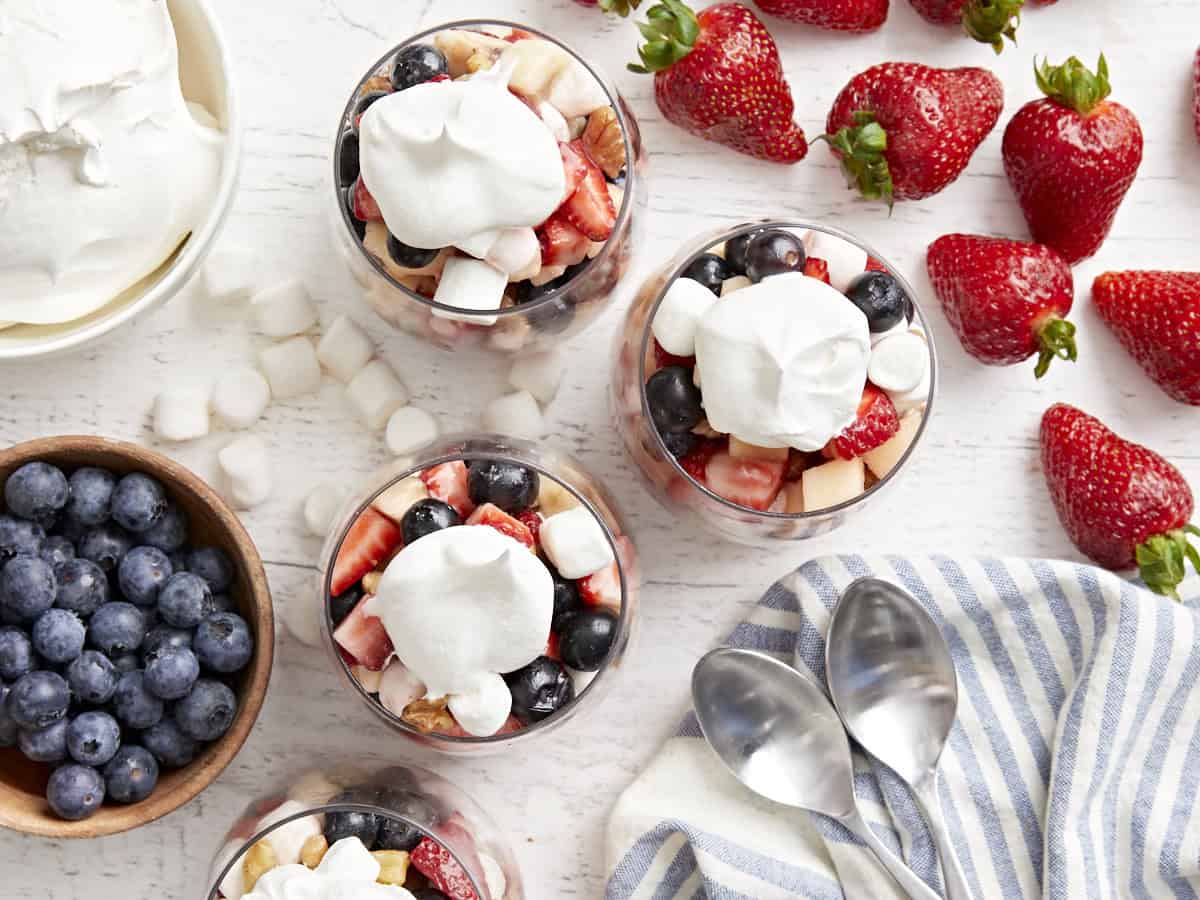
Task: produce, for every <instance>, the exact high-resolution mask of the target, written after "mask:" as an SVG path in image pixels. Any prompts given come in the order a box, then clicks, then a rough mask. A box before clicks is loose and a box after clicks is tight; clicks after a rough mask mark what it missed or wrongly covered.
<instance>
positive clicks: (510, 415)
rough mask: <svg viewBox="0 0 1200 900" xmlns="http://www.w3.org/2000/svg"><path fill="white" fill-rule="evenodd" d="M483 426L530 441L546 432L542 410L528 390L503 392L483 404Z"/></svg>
mask: <svg viewBox="0 0 1200 900" xmlns="http://www.w3.org/2000/svg"><path fill="white" fill-rule="evenodd" d="M483 427H484V429H485V430H487V431H494V432H496V433H497V434H511V435H513V436H514V437H521V438H526V439H527V440H531V441H536V440H537V439H538V438H540V437H542V435H544V434H545V433H546V422H545V420H544V419H543V418H542V411H541V409H540V408H539V407H538V404H537V401H536V400H535V399H533V394H531V393H529V391H517V392H516V393H514V394H505V395H504V396H503V397H497V398H496V399H495V400H493V401H492V402H491V403H489V404H488V405H487V406H485V407H484V409H483Z"/></svg>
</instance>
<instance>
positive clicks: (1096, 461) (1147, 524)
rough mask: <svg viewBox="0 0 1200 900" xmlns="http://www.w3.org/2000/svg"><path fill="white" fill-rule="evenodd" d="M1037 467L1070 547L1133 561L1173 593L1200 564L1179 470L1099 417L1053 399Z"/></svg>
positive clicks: (1114, 561) (1119, 564)
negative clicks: (1188, 566) (1192, 569)
mask: <svg viewBox="0 0 1200 900" xmlns="http://www.w3.org/2000/svg"><path fill="white" fill-rule="evenodd" d="M1041 445H1042V468H1043V469H1044V470H1045V475H1046V484H1047V485H1048V486H1049V488H1050V496H1051V498H1052V499H1053V500H1054V507H1055V509H1056V510H1058V517H1059V519H1061V520H1062V523H1063V527H1064V528H1066V530H1067V534H1069V535H1070V537H1071V540H1072V541H1074V543H1075V546H1076V547H1078V548H1079V549H1080V550H1081V551H1082V552H1083V553H1085V554H1086V555H1087V556H1089V557H1090V558H1091V559H1093V560H1095V561H1096V562H1097V563H1099V564H1100V565H1102V566H1104V567H1105V568H1109V569H1118V570H1119V569H1130V568H1133V567H1134V566H1137V567H1138V569H1139V570H1140V572H1141V576H1142V580H1143V581H1145V582H1146V586H1147V587H1149V588H1150V589H1151V590H1152V591H1154V592H1156V593H1159V594H1165V595H1167V596H1172V597H1175V598H1176V599H1178V597H1179V594H1178V590H1177V588H1178V585H1179V583H1180V582H1181V581H1183V578H1184V576H1185V575H1186V574H1187V563H1188V562H1189V561H1190V562H1191V564H1192V566H1193V567H1195V568H1196V569H1197V570H1200V551H1197V550H1196V548H1195V547H1194V546H1193V545H1192V544H1191V543H1190V542H1189V540H1188V535H1189V534H1193V535H1200V529H1197V528H1196V527H1195V526H1193V525H1190V524H1189V520H1190V519H1191V517H1192V512H1193V509H1194V506H1195V502H1194V500H1193V498H1192V491H1191V489H1190V488H1189V487H1188V485H1187V482H1186V481H1184V479H1183V475H1182V474H1181V473H1180V471H1179V470H1178V469H1176V468H1175V467H1174V466H1173V465H1171V464H1170V463H1169V462H1167V461H1166V460H1165V459H1163V458H1162V457H1161V456H1159V455H1158V454H1157V453H1155V452H1154V451H1153V450H1149V449H1147V448H1146V447H1143V446H1141V445H1139V444H1134V443H1132V442H1131V441H1127V440H1125V439H1124V438H1122V437H1120V436H1119V435H1117V434H1115V433H1114V432H1112V431H1110V430H1109V429H1108V428H1107V427H1106V426H1105V425H1104V424H1103V423H1102V422H1101V421H1100V420H1099V419H1095V418H1093V417H1092V416H1089V415H1088V414H1087V413H1085V412H1082V411H1081V410H1078V409H1076V408H1075V407H1073V406H1068V405H1067V404H1065V403H1056V404H1055V405H1054V406H1051V407H1050V408H1049V409H1048V410H1046V413H1045V415H1043V416H1042V429H1041Z"/></svg>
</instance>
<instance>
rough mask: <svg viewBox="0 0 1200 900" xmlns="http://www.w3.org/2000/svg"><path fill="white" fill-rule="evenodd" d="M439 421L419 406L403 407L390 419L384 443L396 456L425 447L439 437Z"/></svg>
mask: <svg viewBox="0 0 1200 900" xmlns="http://www.w3.org/2000/svg"><path fill="white" fill-rule="evenodd" d="M438 433H439V429H438V423H437V419H435V418H434V417H433V416H432V415H431V414H430V413H428V412H426V411H425V410H423V409H421V408H420V407H418V406H402V407H400V408H399V409H398V410H396V411H395V412H394V413H392V415H391V418H389V419H388V423H387V431H385V432H384V443H385V444H387V448H388V449H389V450H390V451H392V453H393V454H395V455H396V456H404V455H405V454H408V453H412V452H413V451H414V450H417V449H419V448H421V447H424V446H425V445H426V444H428V443H429V442H430V441H432V440H433V439H434V438H436V437H437V436H438Z"/></svg>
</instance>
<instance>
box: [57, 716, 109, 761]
mask: <svg viewBox="0 0 1200 900" xmlns="http://www.w3.org/2000/svg"><path fill="white" fill-rule="evenodd" d="M120 746H121V726H120V725H118V724H117V720H116V719H114V718H113V717H112V716H110V715H109V714H108V713H106V712H99V711H92V712H85V713H80V714H79V715H78V716H76V717H75V718H74V719H72V720H71V724H69V725H68V726H67V753H69V754H70V755H71V759H73V760H75V762H77V763H83V765H85V766H102V765H104V764H105V763H106V762H108V761H109V760H110V759H112V758H113V756H114V755H115V754H116V752H117V748H118V747H120Z"/></svg>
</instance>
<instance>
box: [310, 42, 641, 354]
mask: <svg viewBox="0 0 1200 900" xmlns="http://www.w3.org/2000/svg"><path fill="white" fill-rule="evenodd" d="M517 38H520V39H528V38H534V39H540V40H545V41H549V42H550V43H551V44H553V45H554V46H555V47H557V48H559V49H561V50H562V51H565V52H566V53H567V54H569V55H570V56H571V57H572V58H573V60H575V61H577V62H578V63H579V64H580V65H581V66H582V67H583V68H582V71H583V72H586V73H588V74H589V75H590V76H591V77H593V78H595V79H596V82H597V84H598V85H599V86H600V87H601V88H602V89H603V91H604V92H605V93H606V94H607V96H608V100H609V104H608V106H607V107H602V108H601V111H599V112H602V114H603V115H604V116H605V119H604V121H600V120H597V122H596V123H595V125H594V126H593V125H591V124H590V123H591V119H592V118H594V117H596V116H597V114H598V113H592V115H591V116H590V117H587V120H586V121H584V119H585V117H576V119H575V120H572V121H569V122H566V127H567V128H568V129H569V131H568V132H567V133H566V134H563V135H560V136H561V137H571V138H573V139H575V140H576V141H585V142H586V141H592V140H593V134H595V135H597V137H595V140H596V141H599V140H600V138H599V137H598V135H601V134H607V135H608V144H607V152H608V153H609V154H610V158H611V159H612V160H613V161H612V162H611V163H610V172H609V174H610V175H611V176H612V177H610V179H609V190H610V193H611V194H612V196H613V198H614V204H615V206H617V210H616V212H617V218H616V224H615V226H614V227H613V231H612V234H611V236H610V237H609V238H608V239H607V240H606V241H604V242H595V243H593V244H591V245H590V248H589V249H588V252H587V256H586V257H585V258H584V259H582V260H581V261H580V262H578V263H576V264H575V265H571V266H568V267H566V269H565V271H561V272H560V271H558V270H559V269H562V268H563V267H562V266H558V267H557V268H552V267H550V266H545V267H543V269H542V271H541V272H539V273H538V275H537V276H536V277H535V278H534V280H533V281H525V282H523V283H522V284H516V283H514V284H510V285H509V290H508V291H507V292H506V296H505V300H504V305H503V306H502V307H501V308H500V309H498V310H495V309H492V310H483V311H480V310H469V309H460V308H457V307H451V306H446V305H444V304H441V303H438V302H436V301H435V300H434V299H433V292H434V290H435V288H436V279H435V278H434V277H433V276H432V275H430V274H419V273H418V272H416V271H406V270H402V269H400V267H399V266H398V265H397V264H395V263H394V262H393V260H391V258H390V257H389V254H388V251H387V229H386V227H385V226H384V225H383V223H382V222H370V223H366V222H363V221H360V220H359V219H358V218H357V217H356V216H355V214H354V211H353V206H354V196H353V194H354V189H355V185H356V183H357V179H358V163H357V160H358V133H357V129H356V122H357V118H358V116H359V115H361V108H362V104H363V103H364V101H365V100H366V98H368V97H369V95H372V94H374V93H376V92H378V91H380V90H385V91H390V90H391V87H390V81H389V79H388V73H389V72H390V71H391V68H392V61H393V60H394V59H395V57H396V55H397V54H398V53H400V52H402V51H403V50H404V49H405V48H408V47H412V46H413V45H416V44H429V43H437V42H439V41H440V42H441V43H440V46H441V47H442V48H445V49H446V51H447V52H448V54H449V56H450V66H451V72H450V74H451V75H454V76H456V77H457V74H456V73H459V71H460V70H461V69H463V68H465V69H466V70H467V71H475V69H474V68H473V66H474V65H475V63H474V62H473V60H472V59H471V57H470V56H467V57H466V59H465V60H460V59H458V56H460V55H466V53H467V50H460V47H461V46H462V42H464V41H467V42H471V43H470V44H469V47H477V48H478V50H479V53H480V54H481V56H482V57H487V56H488V55H489V54H490V53H497V54H498V53H500V52H502V51H503V48H506V47H510V46H511V43H510V41H512V40H515V39H517ZM486 65H491V61H490V60H489V61H488V62H487V64H486ZM603 110H609V111H610V112H603ZM614 128H616V129H618V131H617V132H614V131H613V129H614ZM618 134H619V138H620V139H619V140H617V135H618ZM622 157H623V159H624V163H623V168H622V169H621V171H620V173H619V174H617V172H616V166H617V165H620V164H621V163H620V161H621V158H622ZM646 161H647V157H646V153H645V151H644V150H643V147H642V138H641V133H640V131H639V130H638V124H637V121H636V119H635V118H634V116H633V113H632V112H631V111H630V109H629V107H628V106H627V105H626V103H625V101H624V100H623V99H622V97H621V95H620V94H619V93H618V91H617V89H616V87H615V86H614V84H613V82H612V81H611V79H609V78H608V76H607V75H605V74H604V73H603V72H601V71H600V70H599V69H598V68H597V67H596V66H595V65H593V64H591V63H589V62H588V61H587V60H585V59H584V58H583V57H582V56H580V55H579V54H578V53H577V52H575V51H574V50H572V49H571V48H570V47H569V46H567V45H566V44H564V43H563V42H562V41H560V40H558V39H557V38H554V37H552V36H550V35H548V34H545V33H543V32H541V31H538V30H537V29H534V28H530V27H528V26H525V25H519V24H516V23H512V22H504V21H500V20H494V19H470V20H463V21H459V22H450V23H448V24H445V25H439V26H437V27H435V28H430V29H429V30H427V31H423V32H421V33H420V34H418V35H415V36H414V37H411V38H409V39H408V40H407V41H405V42H403V43H402V44H400V45H398V46H396V47H394V48H393V49H392V50H389V51H388V53H387V54H385V55H384V56H383V57H382V58H381V59H380V60H378V61H377V62H376V63H375V64H374V65H372V66H371V68H370V69H369V70H368V72H367V74H366V75H365V76H364V77H363V79H362V80H361V81H360V82H359V83H358V85H357V86H356V87H355V89H354V92H353V93H352V94H351V96H350V100H349V102H348V103H347V104H346V108H345V111H344V112H343V114H342V118H341V119H340V120H339V124H338V137H337V139H336V141H335V144H334V151H333V182H332V188H331V189H330V191H329V196H330V200H331V201H332V202H331V203H330V209H331V210H332V214H333V224H334V233H335V242H336V245H337V247H338V249H339V251H340V252H341V255H342V257H343V258H344V259H345V261H346V263H347V265H348V266H349V267H350V271H351V273H352V274H353V275H354V277H355V279H356V280H357V281H358V283H359V284H360V285H361V286H362V288H363V292H364V295H365V297H366V299H367V301H368V302H369V303H370V305H371V306H372V308H373V309H374V310H375V311H376V312H377V313H378V314H379V316H380V317H381V318H383V319H384V320H385V321H387V322H388V323H390V324H391V325H393V326H395V327H397V328H399V329H402V330H404V331H407V332H409V333H411V334H414V335H416V336H418V337H421V338H423V339H425V340H427V341H429V342H431V343H433V344H435V345H436V346H439V347H442V348H444V349H447V350H464V349H470V348H476V347H483V348H486V349H488V350H492V351H494V352H497V353H501V354H516V353H519V352H526V351H530V350H549V349H552V348H554V347H556V346H558V345H559V344H561V343H562V342H563V341H565V340H567V339H568V338H570V337H571V336H573V335H575V334H577V333H578V332H580V331H582V330H583V329H584V328H586V327H587V326H588V325H589V324H590V323H591V322H592V321H594V320H595V319H596V318H597V317H598V316H599V315H600V314H601V313H602V312H603V311H604V309H605V308H606V307H607V306H608V304H609V303H610V302H611V301H612V299H613V297H614V292H615V290H616V287H617V284H618V282H619V281H620V278H621V276H622V275H623V274H624V273H625V271H627V269H628V268H629V265H630V262H631V259H632V255H633V253H634V251H635V248H636V247H637V246H638V245H639V243H640V241H639V236H638V235H639V234H640V231H635V229H639V228H640V225H639V220H640V217H641V214H642V213H641V210H644V209H645V207H646V202H647V191H646V186H645V168H646ZM543 256H545V254H544V253H543ZM552 276H553V277H552Z"/></svg>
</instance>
